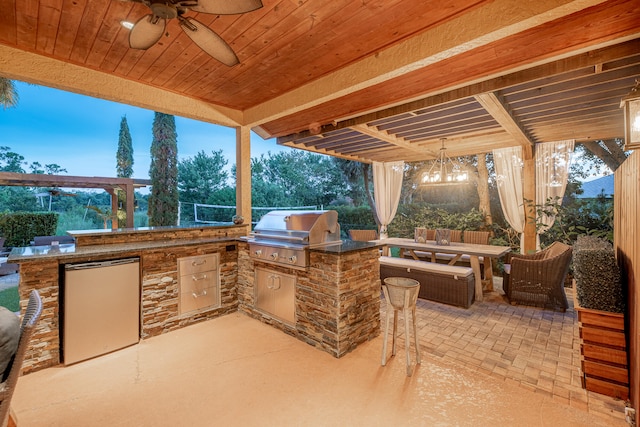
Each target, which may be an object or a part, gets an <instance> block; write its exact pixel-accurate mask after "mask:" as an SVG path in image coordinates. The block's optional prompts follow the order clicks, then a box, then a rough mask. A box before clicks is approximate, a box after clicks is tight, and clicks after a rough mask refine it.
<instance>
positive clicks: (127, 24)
mask: <svg viewBox="0 0 640 427" xmlns="http://www.w3.org/2000/svg"><path fill="white" fill-rule="evenodd" d="M120 25H122V26H123V27H124V28H126V29H127V30H130V29H132V28H133V26H134V25H135V24H134V23H133V22H129V21H120Z"/></svg>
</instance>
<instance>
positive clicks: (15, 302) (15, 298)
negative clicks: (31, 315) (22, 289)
mask: <svg viewBox="0 0 640 427" xmlns="http://www.w3.org/2000/svg"><path fill="white" fill-rule="evenodd" d="M0 305H1V306H3V307H6V308H7V309H8V310H11V311H13V312H14V313H16V312H19V311H20V295H19V294H18V287H17V286H13V287H11V288H7V289H3V290H1V291H0Z"/></svg>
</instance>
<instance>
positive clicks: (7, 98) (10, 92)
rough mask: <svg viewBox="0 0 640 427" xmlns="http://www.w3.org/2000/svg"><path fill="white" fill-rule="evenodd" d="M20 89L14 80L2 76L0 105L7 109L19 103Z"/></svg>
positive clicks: (0, 78)
mask: <svg viewBox="0 0 640 427" xmlns="http://www.w3.org/2000/svg"><path fill="white" fill-rule="evenodd" d="M18 99H19V98H18V91H17V90H16V85H15V83H14V82H13V80H11V79H8V78H6V77H1V76H0V105H2V108H4V109H7V108H11V107H15V106H16V105H18Z"/></svg>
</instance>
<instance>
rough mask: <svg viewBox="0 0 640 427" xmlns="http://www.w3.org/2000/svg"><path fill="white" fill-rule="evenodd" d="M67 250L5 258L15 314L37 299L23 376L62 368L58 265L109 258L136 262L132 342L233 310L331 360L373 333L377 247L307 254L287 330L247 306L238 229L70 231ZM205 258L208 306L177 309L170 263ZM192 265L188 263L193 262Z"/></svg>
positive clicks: (250, 269)
mask: <svg viewBox="0 0 640 427" xmlns="http://www.w3.org/2000/svg"><path fill="white" fill-rule="evenodd" d="M69 234H72V235H73V236H74V237H75V238H76V244H75V245H73V244H61V245H59V246H35V247H26V248H14V249H13V251H12V253H11V255H10V260H11V261H12V262H15V263H18V264H20V283H19V293H20V300H21V305H22V308H23V309H24V306H25V305H26V302H27V300H28V297H29V293H30V292H31V290H33V289H36V290H38V291H39V292H40V295H41V296H42V299H43V312H42V316H41V318H40V320H39V322H38V324H37V326H36V331H35V333H34V335H33V337H32V344H31V346H30V348H29V350H28V352H27V355H26V357H25V361H24V364H23V372H24V373H28V372H33V371H36V370H40V369H43V368H47V367H51V366H56V365H59V364H60V363H62V356H63V354H62V353H63V351H62V350H63V349H62V347H61V329H60V328H61V319H62V317H63V311H64V307H63V306H62V305H61V291H63V289H62V287H63V283H62V282H63V275H64V266H65V265H66V264H70V263H78V262H90V261H103V260H112V259H119V258H129V257H138V258H139V259H140V338H141V339H145V338H148V337H152V336H155V335H160V334H163V333H167V332H171V331H173V330H176V329H179V328H182V327H185V326H188V325H191V324H193V323H196V322H200V321H203V320H207V319H212V318H215V317H219V316H222V315H225V314H228V313H231V312H235V311H237V310H238V309H241V310H242V311H243V312H245V313H248V314H249V315H251V316H253V317H255V318H259V319H262V320H263V321H265V322H268V323H271V324H273V325H274V326H275V327H278V328H280V329H282V330H283V331H285V332H287V333H289V334H291V335H293V336H295V337H297V338H298V339H301V340H303V341H305V342H307V343H309V344H311V345H314V346H316V347H317V348H319V349H321V350H323V351H326V352H329V353H330V354H332V355H334V356H335V357H340V356H342V355H344V354H345V353H347V352H349V351H351V350H353V349H354V348H355V347H356V346H357V345H358V344H360V343H362V342H365V341H367V340H369V339H372V338H374V337H376V336H377V335H378V334H379V331H380V281H379V267H378V255H379V248H378V247H377V246H376V245H375V244H371V243H366V242H351V241H344V242H341V243H340V244H338V245H335V246H332V247H325V248H314V249H311V250H310V252H309V261H310V262H309V267H308V268H306V269H304V270H299V269H298V270H293V269H291V268H288V267H281V266H270V268H275V269H278V270H279V271H281V272H282V273H285V274H293V275H295V276H296V289H295V309H296V318H297V321H296V322H295V324H294V325H293V326H291V325H288V324H284V323H281V322H278V321H276V320H273V319H271V318H269V317H268V316H264V315H263V314H261V313H260V312H259V311H257V310H256V309H255V307H254V306H253V301H254V288H253V285H254V270H255V268H256V267H260V266H261V264H262V263H260V262H255V261H253V260H252V259H251V258H250V257H249V244H248V242H247V236H248V235H249V226H248V225H228V226H226V225H224V226H197V227H154V228H144V229H120V230H90V231H79V232H70V233H69ZM209 255H213V256H215V257H216V259H217V271H218V274H219V303H218V305H216V306H212V307H207V308H202V309H196V310H192V311H189V312H187V313H181V312H180V305H181V303H180V301H181V294H182V293H181V292H180V287H179V281H180V279H181V273H180V268H179V267H178V264H179V263H180V261H179V260H181V259H182V260H185V259H186V260H189V259H191V258H192V257H198V256H209ZM196 264H197V263H196Z"/></svg>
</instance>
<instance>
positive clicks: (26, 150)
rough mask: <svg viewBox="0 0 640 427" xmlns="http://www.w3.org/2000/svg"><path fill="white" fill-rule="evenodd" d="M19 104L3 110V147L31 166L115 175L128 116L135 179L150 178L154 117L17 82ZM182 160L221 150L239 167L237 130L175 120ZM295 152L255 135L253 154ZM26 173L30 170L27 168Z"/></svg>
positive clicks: (0, 141)
mask: <svg viewBox="0 0 640 427" xmlns="http://www.w3.org/2000/svg"><path fill="white" fill-rule="evenodd" d="M16 86H17V90H18V95H19V97H20V100H19V103H18V106H17V107H15V108H9V109H5V110H0V146H8V147H10V148H11V151H14V152H16V153H18V154H21V155H22V156H24V157H25V160H26V161H27V162H28V163H31V162H34V161H37V162H40V163H41V164H42V165H45V164H50V163H55V164H58V165H60V166H61V167H62V168H64V169H66V170H67V172H66V174H67V175H78V176H101V177H115V176H116V150H117V148H118V135H119V132H120V120H121V119H122V116H126V117H127V122H128V124H129V130H130V132H131V138H132V140H133V151H134V165H133V170H134V173H133V177H134V178H144V179H146V178H148V177H149V164H150V155H149V150H150V147H151V140H152V134H151V127H152V124H153V117H154V113H153V111H150V110H145V109H142V108H138V107H132V106H130V105H125V104H119V103H116V102H111V101H105V100H101V99H97V98H91V97H88V96H83V95H78V94H74V93H70V92H65V91H61V90H57V89H52V88H48V87H44V86H35V85H28V84H25V83H22V82H16ZM176 130H177V133H178V158H179V159H180V160H182V159H184V158H187V157H193V156H194V155H195V154H196V153H198V152H199V151H202V150H204V151H205V152H206V153H207V154H210V153H211V152H212V151H217V150H220V149H222V150H223V153H224V155H225V157H226V158H227V160H228V167H229V168H231V166H232V165H233V164H234V163H235V155H236V154H235V153H236V151H235V148H236V143H235V130H234V129H232V128H227V127H224V126H218V125H213V124H210V123H203V122H198V121H195V120H191V119H186V118H183V117H176ZM283 150H290V148H287V147H282V146H279V145H277V144H276V142H275V139H271V140H263V139H262V138H260V137H259V136H257V135H255V134H253V133H252V134H251V156H252V157H258V156H260V155H261V154H266V153H267V152H271V153H276V152H280V151H283ZM25 169H26V168H25Z"/></svg>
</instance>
